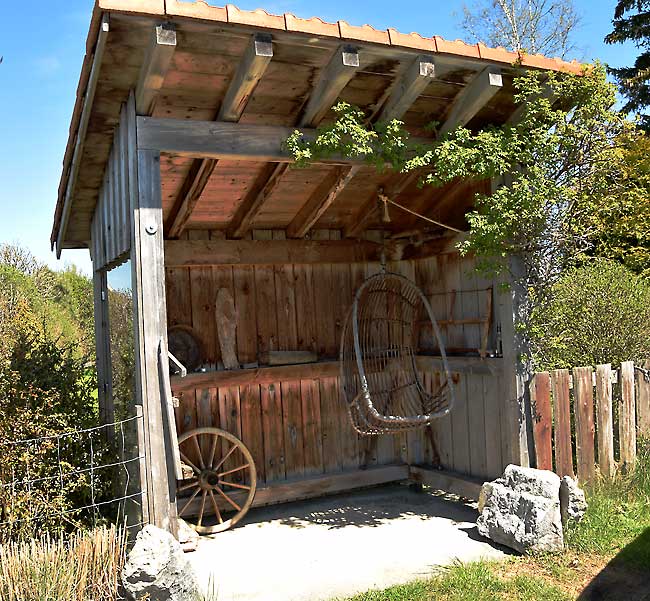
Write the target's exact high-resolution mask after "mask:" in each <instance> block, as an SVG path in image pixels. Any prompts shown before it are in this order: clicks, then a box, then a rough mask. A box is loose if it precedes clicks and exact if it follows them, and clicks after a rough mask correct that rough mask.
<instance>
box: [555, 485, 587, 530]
mask: <svg viewBox="0 0 650 601" xmlns="http://www.w3.org/2000/svg"><path fill="white" fill-rule="evenodd" d="M586 512H587V500H586V499H585V493H584V491H583V490H582V489H581V488H578V484H577V483H576V481H575V480H574V479H573V478H571V476H564V478H562V482H561V483H560V513H561V514H562V525H563V526H565V527H566V525H567V522H569V521H573V522H579V521H580V520H581V519H582V518H583V517H584V515H585V513H586Z"/></svg>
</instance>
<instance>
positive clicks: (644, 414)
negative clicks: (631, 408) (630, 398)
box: [636, 360, 650, 436]
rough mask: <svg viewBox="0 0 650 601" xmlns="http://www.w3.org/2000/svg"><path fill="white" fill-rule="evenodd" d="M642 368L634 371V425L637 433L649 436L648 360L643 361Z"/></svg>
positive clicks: (649, 383)
mask: <svg viewBox="0 0 650 601" xmlns="http://www.w3.org/2000/svg"><path fill="white" fill-rule="evenodd" d="M642 367H643V369H644V370H645V371H640V370H638V371H637V372H636V389H637V394H636V426H637V428H638V431H639V434H641V435H643V436H650V377H647V374H648V369H650V360H646V361H644V362H643V366H642Z"/></svg>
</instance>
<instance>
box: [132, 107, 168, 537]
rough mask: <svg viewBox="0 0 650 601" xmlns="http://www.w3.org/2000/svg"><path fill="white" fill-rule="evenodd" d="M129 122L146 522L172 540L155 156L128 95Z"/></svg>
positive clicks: (157, 157)
mask: <svg viewBox="0 0 650 601" xmlns="http://www.w3.org/2000/svg"><path fill="white" fill-rule="evenodd" d="M128 118H129V119H128V120H129V159H130V160H129V169H130V172H129V187H130V197H131V202H132V216H133V220H132V221H133V226H132V230H131V263H132V281H133V305H134V329H135V350H136V352H135V359H136V366H135V376H136V399H137V400H136V403H137V404H139V403H140V402H141V404H142V410H143V421H144V437H143V438H144V441H143V442H144V451H145V457H146V474H145V475H146V478H145V480H146V482H145V485H146V491H147V503H148V515H149V521H150V523H152V524H154V525H155V526H158V527H159V528H163V529H165V530H168V531H169V532H172V533H173V534H174V535H176V533H177V528H178V522H177V520H176V504H175V499H176V481H175V475H174V461H173V456H174V455H173V451H172V449H171V445H170V441H169V436H165V433H166V426H165V420H164V414H163V410H164V409H163V402H165V399H164V397H163V395H162V394H161V390H162V385H161V381H160V374H159V368H158V352H159V351H158V349H159V345H160V341H161V339H162V340H163V345H164V346H165V347H166V344H167V328H166V319H167V318H166V306H165V268H164V250H163V222H162V198H161V187H160V154H159V153H158V152H156V151H150V150H136V149H137V142H136V130H135V98H134V95H133V94H132V95H131V97H130V99H129V111H128Z"/></svg>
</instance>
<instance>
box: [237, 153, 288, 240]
mask: <svg viewBox="0 0 650 601" xmlns="http://www.w3.org/2000/svg"><path fill="white" fill-rule="evenodd" d="M288 168H289V165H288V163H270V164H268V165H265V166H264V168H263V169H262V171H261V173H260V174H259V175H258V176H257V178H256V179H255V181H254V182H253V185H252V186H251V188H250V189H249V190H248V192H247V194H246V196H245V197H244V199H243V200H242V202H241V203H240V205H239V206H238V207H237V211H236V212H235V216H234V217H233V219H232V221H231V222H230V225H229V226H228V237H229V238H241V237H243V236H244V234H246V232H247V231H248V230H249V229H250V228H251V226H252V225H253V221H254V220H255V217H257V215H258V213H259V212H260V210H261V208H262V206H263V205H264V203H265V202H266V200H267V198H268V197H269V196H271V194H273V191H274V190H275V189H276V188H277V187H278V185H279V184H280V181H281V179H282V176H283V175H284V173H285V171H286V170H287V169H288Z"/></svg>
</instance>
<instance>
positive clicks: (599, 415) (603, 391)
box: [596, 363, 616, 478]
mask: <svg viewBox="0 0 650 601" xmlns="http://www.w3.org/2000/svg"><path fill="white" fill-rule="evenodd" d="M612 420H613V418H612V366H611V365H610V364H609V363H608V364H607V365H598V366H597V367H596V426H597V427H596V432H597V434H598V467H599V468H600V473H601V474H602V475H603V476H605V477H608V478H611V477H612V476H613V475H614V473H615V471H616V464H615V463H614V426H613V424H612Z"/></svg>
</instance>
